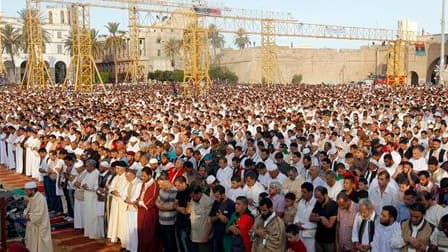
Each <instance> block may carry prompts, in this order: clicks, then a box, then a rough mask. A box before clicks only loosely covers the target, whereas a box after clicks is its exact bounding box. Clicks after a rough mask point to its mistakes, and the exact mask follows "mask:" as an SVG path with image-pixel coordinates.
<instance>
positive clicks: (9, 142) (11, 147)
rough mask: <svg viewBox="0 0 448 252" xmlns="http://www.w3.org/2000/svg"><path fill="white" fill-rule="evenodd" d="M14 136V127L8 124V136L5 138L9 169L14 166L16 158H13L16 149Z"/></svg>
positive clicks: (15, 136)
mask: <svg viewBox="0 0 448 252" xmlns="http://www.w3.org/2000/svg"><path fill="white" fill-rule="evenodd" d="M16 138H17V135H16V129H15V128H14V127H12V126H10V127H9V136H8V138H6V144H7V145H8V168H9V169H10V170H12V169H15V168H16V158H15V154H16V153H15V152H16V149H15V148H14V142H15V140H16Z"/></svg>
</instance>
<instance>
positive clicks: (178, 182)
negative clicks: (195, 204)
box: [174, 176, 188, 192]
mask: <svg viewBox="0 0 448 252" xmlns="http://www.w3.org/2000/svg"><path fill="white" fill-rule="evenodd" d="M174 186H175V187H176V189H177V191H178V192H183V191H185V190H187V188H188V184H187V179H186V178H185V177H184V176H179V177H176V179H175V180H174Z"/></svg>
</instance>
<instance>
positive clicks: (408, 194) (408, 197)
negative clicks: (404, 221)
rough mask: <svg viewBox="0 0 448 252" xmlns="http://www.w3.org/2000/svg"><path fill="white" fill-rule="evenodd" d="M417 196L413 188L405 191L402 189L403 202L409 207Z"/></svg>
mask: <svg viewBox="0 0 448 252" xmlns="http://www.w3.org/2000/svg"><path fill="white" fill-rule="evenodd" d="M416 198H417V193H416V192H415V191H414V189H412V188H411V189H407V190H406V191H404V196H403V203H404V204H405V205H406V206H407V207H410V206H411V205H412V204H414V203H415V200H416Z"/></svg>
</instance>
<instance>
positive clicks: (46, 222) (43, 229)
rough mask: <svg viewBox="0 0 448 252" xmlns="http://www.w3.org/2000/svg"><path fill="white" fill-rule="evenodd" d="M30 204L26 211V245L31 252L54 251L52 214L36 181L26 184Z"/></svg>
mask: <svg viewBox="0 0 448 252" xmlns="http://www.w3.org/2000/svg"><path fill="white" fill-rule="evenodd" d="M24 188H25V193H26V195H27V196H28V204H27V206H26V209H25V211H24V215H25V218H26V220H27V223H26V231H25V246H26V248H27V249H28V250H29V251H30V252H52V251H53V243H52V241H51V225H50V216H49V214H48V208H47V201H46V200H45V197H44V196H43V195H42V194H41V193H40V192H38V191H37V184H36V183H35V182H28V183H26V184H25V187H24Z"/></svg>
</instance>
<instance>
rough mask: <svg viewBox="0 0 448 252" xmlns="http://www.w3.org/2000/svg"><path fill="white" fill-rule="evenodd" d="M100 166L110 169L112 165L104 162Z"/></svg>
mask: <svg viewBox="0 0 448 252" xmlns="http://www.w3.org/2000/svg"><path fill="white" fill-rule="evenodd" d="M100 166H102V167H106V168H110V164H109V162H107V161H102V162H101V163H100Z"/></svg>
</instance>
